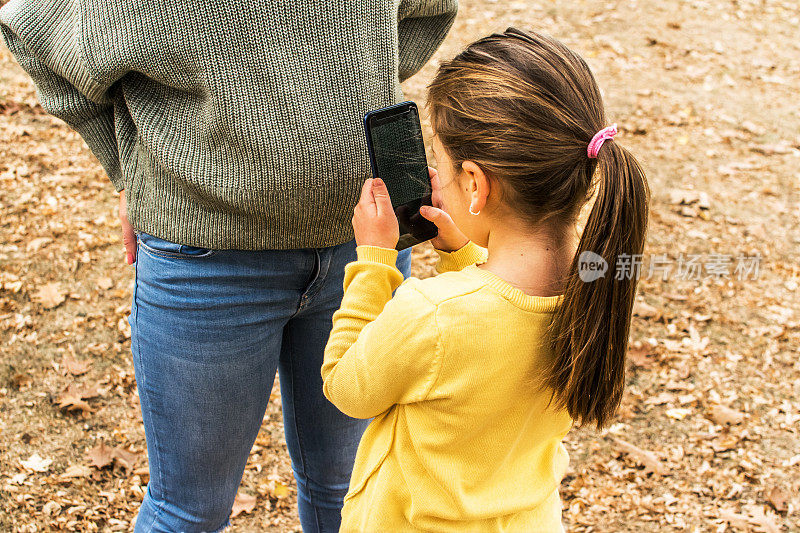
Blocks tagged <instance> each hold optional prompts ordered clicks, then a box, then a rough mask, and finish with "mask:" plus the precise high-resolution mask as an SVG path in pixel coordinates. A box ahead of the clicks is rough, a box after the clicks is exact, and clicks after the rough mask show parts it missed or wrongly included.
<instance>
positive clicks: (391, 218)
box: [353, 178, 400, 249]
mask: <svg viewBox="0 0 800 533" xmlns="http://www.w3.org/2000/svg"><path fill="white" fill-rule="evenodd" d="M353 231H354V233H355V238H356V246H360V245H371V246H380V247H382V248H392V249H394V248H395V247H396V246H397V241H398V240H400V224H399V223H398V222H397V215H395V213H394V208H393V207H392V200H391V199H390V198H389V190H388V189H387V188H386V184H385V183H383V181H382V180H381V179H380V178H369V179H367V180H366V181H365V182H364V184H363V185H362V186H361V198H360V199H359V201H358V204H356V207H355V209H354V210H353Z"/></svg>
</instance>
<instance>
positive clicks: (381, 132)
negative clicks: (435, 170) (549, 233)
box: [364, 101, 439, 250]
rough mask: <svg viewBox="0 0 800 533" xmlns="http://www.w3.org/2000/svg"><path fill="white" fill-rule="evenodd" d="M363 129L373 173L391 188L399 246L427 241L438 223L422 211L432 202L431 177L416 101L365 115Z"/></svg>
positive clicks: (436, 229)
mask: <svg viewBox="0 0 800 533" xmlns="http://www.w3.org/2000/svg"><path fill="white" fill-rule="evenodd" d="M364 130H365V131H366V134H367V148H368V150H369V160H370V165H371V167H372V176H373V177H376V178H380V179H381V180H383V182H384V183H385V184H386V188H387V189H388V190H389V197H390V198H391V200H392V207H393V208H394V212H395V215H397V221H398V222H399V225H400V239H399V240H398V241H397V246H395V248H396V249H397V250H403V249H405V248H408V247H410V246H413V245H415V244H419V243H421V242H425V241H427V240H428V239H432V238H434V237H436V236H437V235H438V234H439V230H438V228H437V227H436V224H434V223H433V222H431V221H430V220H427V219H426V218H425V217H423V216H422V215H421V214H420V213H419V208H420V207H422V206H423V205H431V192H432V191H431V179H430V176H429V175H428V161H427V159H426V157H425V144H424V143H423V141H422V126H421V125H420V122H419V111H418V110H417V104H415V103H414V102H411V101H407V102H400V103H399V104H394V105H390V106H389V107H384V108H381V109H376V110H374V111H370V112H369V113H367V114H366V115H364Z"/></svg>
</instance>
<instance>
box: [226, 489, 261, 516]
mask: <svg viewBox="0 0 800 533" xmlns="http://www.w3.org/2000/svg"><path fill="white" fill-rule="evenodd" d="M255 508H256V497H255V496H250V495H249V494H245V493H244V492H238V493H236V499H234V500H233V508H232V509H231V518H235V517H237V516H239V515H240V514H241V513H251V512H253V509H255Z"/></svg>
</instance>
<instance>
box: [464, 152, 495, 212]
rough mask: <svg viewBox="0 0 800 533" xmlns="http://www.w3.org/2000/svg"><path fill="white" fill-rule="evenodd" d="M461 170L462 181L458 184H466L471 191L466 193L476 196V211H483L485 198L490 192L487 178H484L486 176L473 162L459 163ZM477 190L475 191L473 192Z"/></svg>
mask: <svg viewBox="0 0 800 533" xmlns="http://www.w3.org/2000/svg"><path fill="white" fill-rule="evenodd" d="M461 169H462V170H463V174H464V176H463V177H460V178H459V179H462V180H464V181H461V182H460V183H462V184H463V183H465V182H466V183H468V184H470V185H469V186H470V187H471V189H472V190H468V191H467V193H469V194H473V192H477V194H478V200H477V201H478V202H479V203H478V204H476V205H475V208H476V209H483V206H484V205H485V204H486V197H487V196H489V191H490V190H491V185H490V183H489V178H487V177H486V174H485V173H484V172H483V169H482V168H481V167H480V166H478V165H477V164H476V163H475V162H474V161H470V160H466V161H464V162H463V163H461ZM475 189H477V191H475Z"/></svg>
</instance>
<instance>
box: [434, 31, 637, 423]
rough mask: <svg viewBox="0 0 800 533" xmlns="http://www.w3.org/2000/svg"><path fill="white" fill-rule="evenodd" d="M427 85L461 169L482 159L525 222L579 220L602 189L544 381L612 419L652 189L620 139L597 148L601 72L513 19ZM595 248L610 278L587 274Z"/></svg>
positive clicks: (571, 403)
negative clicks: (582, 271) (585, 277)
mask: <svg viewBox="0 0 800 533" xmlns="http://www.w3.org/2000/svg"><path fill="white" fill-rule="evenodd" d="M427 88H428V102H427V105H428V107H429V108H430V116H431V122H432V126H433V129H434V131H435V132H436V134H437V136H438V137H439V139H440V141H441V143H442V146H443V147H444V149H445V150H446V152H447V154H448V155H449V156H450V158H451V160H452V164H453V166H454V168H455V169H459V168H460V167H461V163H462V162H463V161H466V160H471V161H473V162H475V163H476V164H477V165H478V166H479V167H480V168H481V169H482V170H483V171H484V173H485V174H486V175H487V177H488V178H489V179H490V180H492V181H493V182H496V183H497V184H499V185H500V187H499V188H500V191H501V197H502V199H503V201H502V204H503V205H504V206H506V207H509V208H511V209H512V210H513V212H514V213H515V214H516V215H518V216H519V217H520V218H521V219H522V220H525V221H527V222H529V223H531V224H532V225H533V224H539V223H541V222H542V221H544V220H545V219H551V218H552V217H555V220H561V221H566V222H574V221H575V220H576V218H577V216H578V213H579V211H580V209H581V207H582V206H583V205H585V204H586V203H587V202H588V201H589V200H590V199H591V197H592V195H593V194H594V193H595V192H596V199H595V203H594V205H593V206H592V210H591V212H590V214H589V217H588V220H587V222H586V225H585V227H584V230H583V233H582V235H581V239H580V243H579V245H578V252H577V253H576V254H575V257H574V258H573V260H572V264H571V267H570V272H569V275H568V278H567V280H566V285H565V287H566V288H565V291H564V298H563V302H562V305H561V306H560V307H559V308H558V310H557V311H556V313H555V315H554V317H553V320H552V322H551V325H550V332H549V333H550V337H549V338H550V340H551V342H552V345H553V349H554V357H553V359H552V362H551V364H550V365H549V367H548V368H546V369H545V372H544V374H543V375H542V376H539V378H540V379H538V380H539V382H543V383H544V384H545V385H547V386H549V387H550V388H551V391H552V396H551V401H554V403H555V405H556V406H557V407H559V408H565V409H567V411H568V412H569V414H570V416H571V417H572V418H573V420H575V421H576V422H577V423H579V424H580V425H583V424H587V423H593V424H595V425H596V426H597V427H598V428H601V427H603V426H605V425H607V423H608V422H609V420H610V418H611V417H612V416H613V414H614V413H615V412H616V409H617V407H618V406H619V403H620V400H621V398H622V391H623V387H624V383H625V352H626V347H627V342H628V333H629V328H630V321H631V313H632V308H633V301H634V297H635V293H636V284H637V282H638V275H627V274H626V275H622V276H619V275H615V273H614V271H613V269H614V267H615V264H616V261H617V258H625V257H628V258H634V257H636V256H637V255H639V254H641V253H642V251H643V248H644V241H645V232H646V227H647V217H648V203H649V198H650V191H649V188H648V186H647V181H646V179H645V175H644V172H643V170H642V169H641V167H640V166H639V164H638V163H637V162H636V160H635V159H634V158H633V156H632V155H631V154H630V153H629V152H628V151H627V150H626V149H625V148H623V147H621V146H620V145H619V144H618V143H617V142H616V141H614V140H613V139H609V140H606V141H605V142H604V144H603V145H602V147H601V149H600V151H599V153H598V155H597V158H590V157H589V156H588V155H587V146H588V144H589V142H590V141H591V140H592V137H593V136H594V134H595V133H596V132H597V131H599V130H600V129H602V128H603V127H605V126H607V125H608V124H607V123H606V117H605V112H604V110H603V101H602V97H601V96H600V91H599V89H598V87H597V83H596V82H595V79H594V76H593V75H592V72H591V70H590V69H589V67H588V66H587V65H586V62H585V61H584V60H583V59H582V58H581V57H580V56H578V55H577V54H576V53H574V52H573V51H571V50H570V49H569V48H567V47H566V46H564V45H563V44H562V43H560V42H558V41H557V40H555V39H553V38H550V37H546V36H544V35H540V34H538V33H535V32H532V31H523V30H520V29H517V28H514V27H509V28H507V29H506V30H505V32H503V33H493V34H491V35H489V36H486V37H484V38H482V39H479V40H478V41H476V42H474V43H472V44H471V45H469V46H468V47H467V48H466V49H465V50H463V51H462V52H461V53H459V54H458V55H457V56H456V57H454V58H453V59H452V60H450V61H447V62H444V63H442V64H441V65H440V66H439V69H438V71H437V73H436V76H435V78H434V80H433V81H432V82H431V83H430V84H429V85H428V87H427ZM595 171H597V172H595ZM595 174H597V175H595ZM593 178H595V179H594V181H593ZM583 252H594V253H595V254H597V255H599V256H601V257H602V258H603V259H604V260H605V261H606V262H607V263H608V265H609V269H608V271H607V272H606V274H605V276H603V277H600V278H598V279H596V280H594V281H587V282H584V281H581V278H580V276H579V267H580V265H579V257H581V254H582V253H583ZM623 261H624V259H623Z"/></svg>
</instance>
